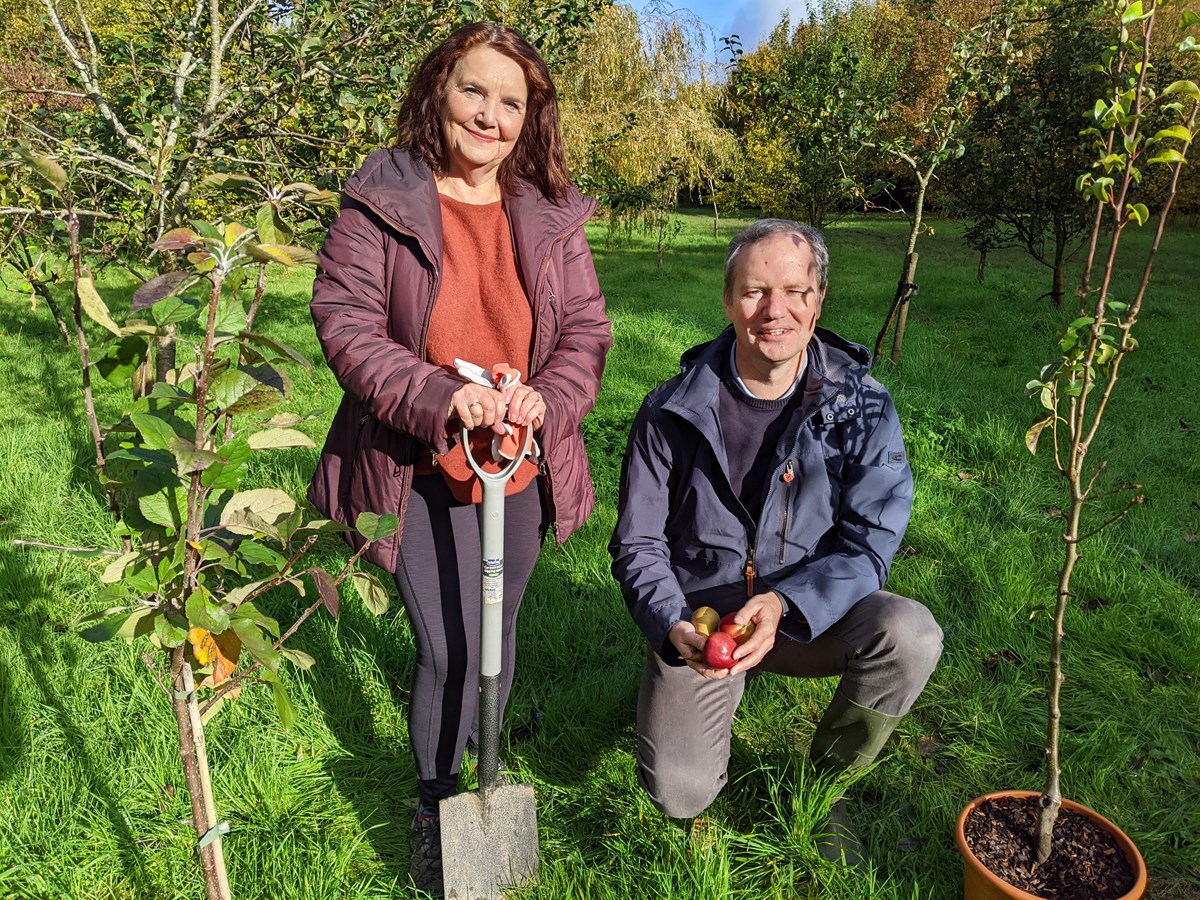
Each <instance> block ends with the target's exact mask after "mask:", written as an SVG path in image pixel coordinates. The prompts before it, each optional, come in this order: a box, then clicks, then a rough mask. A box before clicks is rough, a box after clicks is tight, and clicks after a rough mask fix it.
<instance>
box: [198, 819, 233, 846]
mask: <svg viewBox="0 0 1200 900" xmlns="http://www.w3.org/2000/svg"><path fill="white" fill-rule="evenodd" d="M223 834H229V823H228V822H218V823H217V824H216V825H214V826H213V827H212V828H210V829H208V831H206V832H205V833H204V836H203V837H202V838H200V849H201V850H203V849H204V848H205V847H207V846H208V845H209V844H211V843H212V842H213V841H215V840H216V839H217V838H219V837H220V836H221V835H223Z"/></svg>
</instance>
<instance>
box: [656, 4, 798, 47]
mask: <svg viewBox="0 0 1200 900" xmlns="http://www.w3.org/2000/svg"><path fill="white" fill-rule="evenodd" d="M674 5H675V7H676V8H686V9H690V10H691V11H692V12H694V13H695V14H696V15H698V16H699V17H700V18H701V19H703V20H704V22H705V23H706V24H707V25H709V26H710V27H712V28H713V29H715V30H716V32H717V36H718V37H723V36H725V35H729V34H737V35H738V36H739V37H740V38H741V40H742V47H743V48H744V49H745V50H753V49H754V47H756V46H757V45H758V42H759V41H761V40H762V39H763V38H764V37H766V36H767V35H768V34H770V32H771V29H773V28H774V27H775V26H776V25H777V24H778V23H779V15H780V13H782V12H783V11H784V10H785V9H786V10H789V11H790V12H791V14H792V22H793V23H794V22H796V21H798V20H799V19H801V18H803V17H804V16H805V15H807V10H808V4H807V3H806V2H805V0H675V3H674Z"/></svg>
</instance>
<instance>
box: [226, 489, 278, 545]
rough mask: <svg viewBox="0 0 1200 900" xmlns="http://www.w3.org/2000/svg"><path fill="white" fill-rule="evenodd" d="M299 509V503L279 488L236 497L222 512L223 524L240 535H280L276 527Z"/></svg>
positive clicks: (243, 492) (245, 492) (250, 492)
mask: <svg viewBox="0 0 1200 900" xmlns="http://www.w3.org/2000/svg"><path fill="white" fill-rule="evenodd" d="M295 509H296V501H294V500H293V499H292V498H291V497H289V496H288V495H287V494H285V493H284V492H283V491H281V490H278V489H276V488H257V489H255V490H252V491H242V492H241V493H237V494H234V495H233V497H232V498H230V500H229V502H228V503H227V504H225V508H224V509H222V510H221V524H222V525H223V526H225V527H226V528H228V529H229V530H230V531H233V532H235V533H237V534H254V533H256V532H261V533H264V534H271V533H277V529H276V526H277V525H278V523H279V522H281V521H282V520H283V519H285V518H286V517H288V516H290V515H291V514H292V513H293V512H294V511H295Z"/></svg>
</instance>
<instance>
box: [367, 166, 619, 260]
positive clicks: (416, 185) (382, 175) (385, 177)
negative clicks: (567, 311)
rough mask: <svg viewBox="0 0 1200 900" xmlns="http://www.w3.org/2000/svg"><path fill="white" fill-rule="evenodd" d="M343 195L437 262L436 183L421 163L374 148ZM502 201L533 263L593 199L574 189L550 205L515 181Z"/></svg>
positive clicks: (583, 217) (586, 214)
mask: <svg viewBox="0 0 1200 900" xmlns="http://www.w3.org/2000/svg"><path fill="white" fill-rule="evenodd" d="M345 192H346V194H348V195H349V196H351V197H354V198H355V199H356V200H359V201H361V202H362V203H365V204H366V205H367V206H369V207H370V208H371V209H373V210H374V211H375V212H376V213H378V214H379V215H380V216H382V217H383V218H384V219H386V220H387V221H388V222H390V223H391V224H393V225H396V226H399V227H400V228H402V229H403V230H405V231H409V232H411V233H412V234H414V235H415V236H416V237H417V239H418V240H420V241H421V243H422V245H423V246H424V248H425V252H426V253H427V254H429V255H430V256H431V257H432V258H433V261H434V262H440V261H441V257H442V217H441V211H440V207H439V205H438V196H437V181H436V179H435V178H434V175H433V172H432V171H431V170H430V168H429V166H427V165H426V164H425V163H424V162H422V161H421V160H418V159H413V158H412V157H411V156H409V155H408V153H407V152H406V151H404V150H399V149H396V148H390V149H386V150H376V151H375V152H374V153H372V154H371V155H370V156H369V157H367V161H366V162H365V163H363V165H362V168H361V169H359V170H358V172H356V173H355V174H354V175H353V176H351V178H350V179H349V180H348V181H347V182H346V187H345ZM504 203H505V207H506V209H507V210H508V213H509V216H508V218H509V222H510V223H512V227H513V239H514V241H515V242H516V246H517V248H518V249H519V251H520V252H521V254H522V255H523V256H524V255H526V254H529V253H530V252H532V255H533V256H534V257H535V258H537V259H540V258H541V257H542V254H543V253H544V252H545V250H546V249H547V246H546V245H548V244H549V243H551V242H552V241H554V240H556V239H558V238H560V237H563V236H565V235H567V234H570V233H571V232H572V231H574V230H575V229H576V228H579V227H580V226H581V225H583V223H584V222H586V221H587V220H588V219H589V218H590V217H591V215H592V213H593V212H594V211H595V209H596V201H595V200H592V199H590V198H586V197H584V196H583V195H582V194H580V193H579V191H578V190H577V189H576V188H575V186H574V185H572V186H571V187H570V188H569V189H568V191H567V195H566V196H565V197H564V198H563V199H562V200H561V201H559V202H557V203H556V202H554V201H553V200H551V199H549V198H548V197H546V195H545V194H543V193H542V192H541V191H539V190H538V189H537V188H536V187H535V186H534V185H532V184H530V183H529V182H527V181H523V180H520V179H518V180H517V181H516V182H515V183H514V184H513V186H512V189H511V190H508V191H505V193H504Z"/></svg>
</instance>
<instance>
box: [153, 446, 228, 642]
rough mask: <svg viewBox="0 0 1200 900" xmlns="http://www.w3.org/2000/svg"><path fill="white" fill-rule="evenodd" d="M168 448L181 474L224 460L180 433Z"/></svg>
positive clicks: (190, 472)
mask: <svg viewBox="0 0 1200 900" xmlns="http://www.w3.org/2000/svg"><path fill="white" fill-rule="evenodd" d="M167 449H169V450H170V451H171V453H172V454H173V455H174V456H175V465H176V469H177V471H178V472H179V474H180V475H190V474H192V473H193V472H203V471H204V470H205V469H207V468H208V467H209V466H212V465H215V464H217V463H220V462H223V461H224V460H223V459H222V457H221V455H220V454H219V453H216V452H214V451H212V450H204V449H200V448H197V447H196V445H195V444H194V443H192V442H191V441H189V440H187V439H186V438H181V437H179V436H178V435H176V436H175V437H173V438H171V440H170V441H168V442H167ZM209 630H210V631H211V630H212V629H209Z"/></svg>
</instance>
